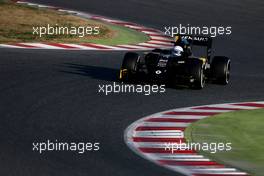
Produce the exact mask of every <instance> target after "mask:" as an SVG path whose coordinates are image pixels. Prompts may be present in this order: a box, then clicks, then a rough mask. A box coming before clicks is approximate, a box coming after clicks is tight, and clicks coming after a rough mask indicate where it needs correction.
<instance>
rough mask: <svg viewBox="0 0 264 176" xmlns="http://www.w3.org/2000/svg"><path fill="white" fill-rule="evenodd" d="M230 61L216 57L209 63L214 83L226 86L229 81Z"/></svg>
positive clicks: (222, 57) (226, 58)
mask: <svg viewBox="0 0 264 176" xmlns="http://www.w3.org/2000/svg"><path fill="white" fill-rule="evenodd" d="M230 68H231V60H230V59H229V58H228V57H225V56H216V57H214V58H213V60H212V63H211V67H210V69H211V76H212V79H213V81H214V82H215V83H217V84H222V85H227V84H228V83H229V80H230Z"/></svg>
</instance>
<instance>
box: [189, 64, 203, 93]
mask: <svg viewBox="0 0 264 176" xmlns="http://www.w3.org/2000/svg"><path fill="white" fill-rule="evenodd" d="M190 69H191V78H192V79H193V82H192V84H191V86H192V88H194V89H203V88H204V86H205V74H204V67H203V61H201V60H194V61H193V62H192V63H191V67H190Z"/></svg>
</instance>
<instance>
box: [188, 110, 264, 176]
mask: <svg viewBox="0 0 264 176" xmlns="http://www.w3.org/2000/svg"><path fill="white" fill-rule="evenodd" d="M185 137H186V138H187V139H188V141H189V142H199V143H202V142H206V143H213V142H231V143H232V150H231V151H224V152H216V153H215V154H212V153H210V152H205V151H201V152H200V153H202V154H203V155H206V156H208V157H209V158H212V159H214V160H216V161H218V162H219V163H223V164H226V165H230V166H233V167H237V168H240V169H241V170H245V171H247V172H249V173H251V174H252V175H255V176H262V175H263V173H264V110H263V109H258V110H244V111H236V112H229V113H224V114H221V115H217V116H215V117H212V118H206V119H203V120H199V121H197V122H196V123H193V124H192V125H190V126H189V127H188V128H187V129H186V131H185Z"/></svg>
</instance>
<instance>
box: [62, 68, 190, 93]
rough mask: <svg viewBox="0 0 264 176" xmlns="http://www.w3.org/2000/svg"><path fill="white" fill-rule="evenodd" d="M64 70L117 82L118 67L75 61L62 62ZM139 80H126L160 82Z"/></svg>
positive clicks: (178, 87) (142, 83) (137, 82)
mask: <svg viewBox="0 0 264 176" xmlns="http://www.w3.org/2000/svg"><path fill="white" fill-rule="evenodd" d="M62 67H64V70H59V72H62V73H67V74H75V75H81V76H88V77H90V78H93V79H96V80H103V81H111V82H119V81H120V80H119V79H118V76H119V69H114V68H109V67H102V66H91V65H82V64H75V63H64V64H63V65H62ZM140 77H141V79H140V80H134V81H131V82H129V83H128V82H126V83H127V84H140V85H145V84H149V85H154V84H158V85H161V84H162V83H156V82H153V81H150V80H148V79H147V78H145V77H144V76H140ZM165 85H166V88H168V89H176V90H185V89H191V88H190V87H188V86H185V85H169V84H165Z"/></svg>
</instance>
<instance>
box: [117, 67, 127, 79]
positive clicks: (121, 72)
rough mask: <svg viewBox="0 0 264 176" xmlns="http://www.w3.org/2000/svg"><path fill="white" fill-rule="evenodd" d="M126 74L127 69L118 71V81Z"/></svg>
mask: <svg viewBox="0 0 264 176" xmlns="http://www.w3.org/2000/svg"><path fill="white" fill-rule="evenodd" d="M126 73H127V69H120V73H119V79H122V78H123V76H124V74H126Z"/></svg>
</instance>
